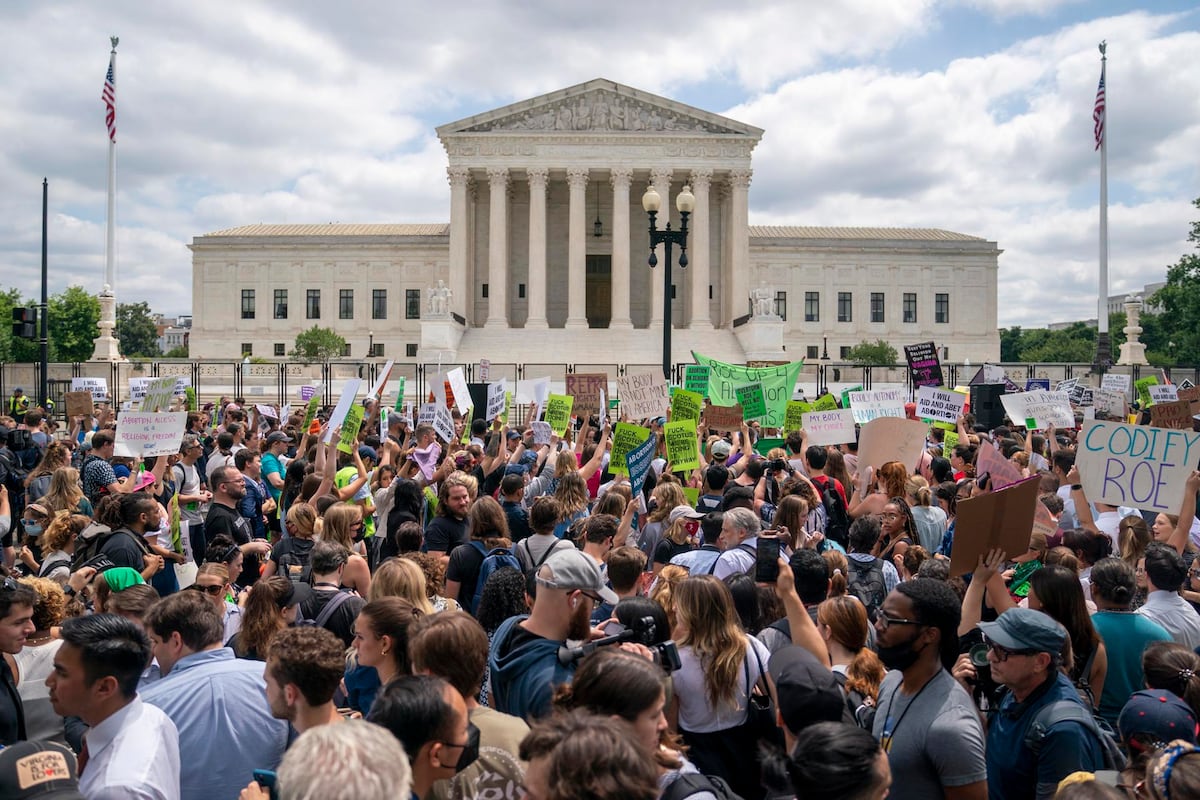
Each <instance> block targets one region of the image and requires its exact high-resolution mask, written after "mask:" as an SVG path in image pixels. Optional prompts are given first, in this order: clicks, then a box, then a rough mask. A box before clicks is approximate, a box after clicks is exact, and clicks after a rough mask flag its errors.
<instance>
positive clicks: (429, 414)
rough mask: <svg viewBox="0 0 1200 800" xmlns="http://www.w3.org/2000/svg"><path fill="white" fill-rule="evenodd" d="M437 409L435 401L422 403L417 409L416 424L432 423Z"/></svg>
mask: <svg viewBox="0 0 1200 800" xmlns="http://www.w3.org/2000/svg"><path fill="white" fill-rule="evenodd" d="M437 409H438V405H437V403H422V404H421V407H420V408H419V409H418V410H417V425H432V424H433V420H434V417H436V416H437Z"/></svg>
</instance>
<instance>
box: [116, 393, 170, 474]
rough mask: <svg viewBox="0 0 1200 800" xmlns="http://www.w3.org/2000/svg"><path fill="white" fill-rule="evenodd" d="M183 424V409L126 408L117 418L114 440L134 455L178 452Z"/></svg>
mask: <svg viewBox="0 0 1200 800" xmlns="http://www.w3.org/2000/svg"><path fill="white" fill-rule="evenodd" d="M172 385H174V384H172ZM186 426H187V412H186V411H160V412H157V413H155V412H152V411H127V412H125V413H123V414H121V416H120V417H118V418H117V443H118V444H123V445H124V446H125V447H127V448H129V452H130V453H132V454H133V456H134V457H135V458H146V457H147V456H167V455H171V454H172V453H178V452H179V446H180V445H182V444H183V432H184V428H185V427H186Z"/></svg>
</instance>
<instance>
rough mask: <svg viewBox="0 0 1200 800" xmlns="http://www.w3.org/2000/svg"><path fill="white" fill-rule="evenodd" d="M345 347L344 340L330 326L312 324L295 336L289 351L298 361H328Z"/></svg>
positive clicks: (338, 354) (339, 353) (337, 355)
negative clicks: (294, 341)
mask: <svg viewBox="0 0 1200 800" xmlns="http://www.w3.org/2000/svg"><path fill="white" fill-rule="evenodd" d="M345 349H346V340H345V339H343V338H342V337H341V336H339V335H338V334H337V333H336V332H335V331H333V330H332V329H330V328H322V327H321V326H320V325H313V326H312V327H311V328H309V329H308V330H306V331H303V332H301V333H300V335H299V336H297V337H296V346H295V347H294V348H293V349H292V352H291V353H289V354H288V355H290V356H291V357H292V358H295V359H297V360H300V361H305V362H308V361H328V360H329V359H331V358H337V357H339V356H340V355H341V354H342V352H343V351H344V350H345Z"/></svg>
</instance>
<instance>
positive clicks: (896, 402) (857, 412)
mask: <svg viewBox="0 0 1200 800" xmlns="http://www.w3.org/2000/svg"><path fill="white" fill-rule="evenodd" d="M849 395H850V410H851V411H853V412H854V421H855V422H857V423H859V424H860V425H865V424H867V423H868V422H870V421H871V420H873V419H878V418H879V417H900V418H901V419H904V416H905V414H904V392H903V391H902V390H900V389H881V390H879V391H873V392H850V393H849Z"/></svg>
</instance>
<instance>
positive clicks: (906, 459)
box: [858, 417, 929, 471]
mask: <svg viewBox="0 0 1200 800" xmlns="http://www.w3.org/2000/svg"><path fill="white" fill-rule="evenodd" d="M928 433H929V426H928V425H926V424H925V423H923V422H917V421H916V420H911V419H897V418H896V417H876V418H875V419H873V420H871V421H870V422H868V423H867V424H866V425H864V426H863V428H862V430H861V431H860V432H859V436H858V468H859V470H863V469H866V468H867V467H874V468H875V469H876V471H878V470H879V468H880V467H882V466H883V465H884V464H886V463H887V462H889V461H899V462H900V463H901V464H903V465H904V466H905V467H907V468H908V469H909V470H910V471H911V470H912V469H913V468H914V467H915V466H916V464H917V459H918V458H920V456H921V450H923V449H924V448H925V436H926V434H928Z"/></svg>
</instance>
